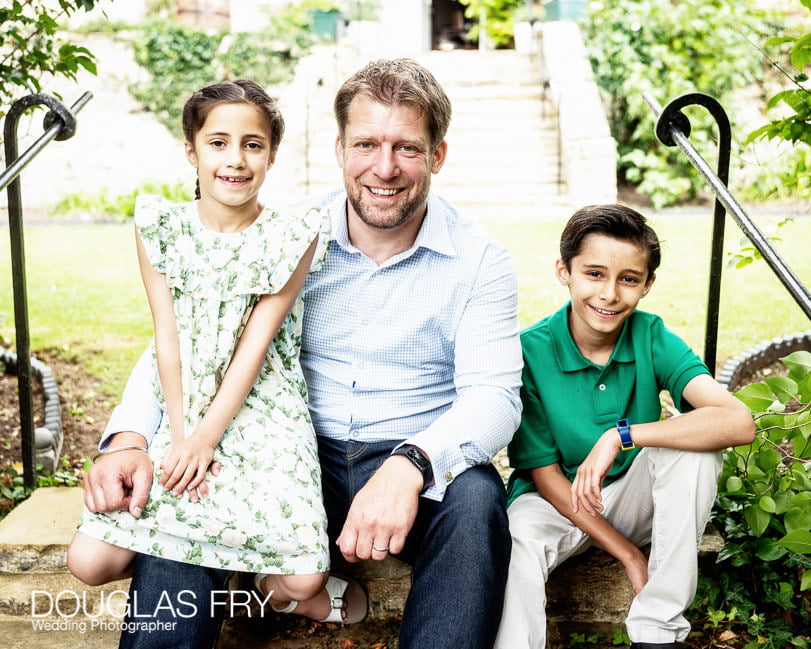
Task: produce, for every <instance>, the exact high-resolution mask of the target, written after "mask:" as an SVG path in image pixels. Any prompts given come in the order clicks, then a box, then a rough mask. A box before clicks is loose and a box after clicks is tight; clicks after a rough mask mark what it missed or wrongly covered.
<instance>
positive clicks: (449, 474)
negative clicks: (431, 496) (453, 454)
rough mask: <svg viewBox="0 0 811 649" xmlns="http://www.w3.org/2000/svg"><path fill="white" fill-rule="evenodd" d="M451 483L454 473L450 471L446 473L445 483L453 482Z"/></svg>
mask: <svg viewBox="0 0 811 649" xmlns="http://www.w3.org/2000/svg"><path fill="white" fill-rule="evenodd" d="M451 481H453V473H451V472H450V471H446V472H445V482H451Z"/></svg>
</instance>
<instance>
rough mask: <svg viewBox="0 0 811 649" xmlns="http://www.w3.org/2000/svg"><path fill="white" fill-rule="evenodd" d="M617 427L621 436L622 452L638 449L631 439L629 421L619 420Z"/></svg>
mask: <svg viewBox="0 0 811 649" xmlns="http://www.w3.org/2000/svg"><path fill="white" fill-rule="evenodd" d="M615 425H616V427H617V432H618V433H619V434H620V444H621V446H622V450H623V451H630V450H631V449H632V448H636V446H635V445H634V441H633V440H632V439H631V425H630V424H629V423H628V420H627V419H618V420H617V423H616V424H615Z"/></svg>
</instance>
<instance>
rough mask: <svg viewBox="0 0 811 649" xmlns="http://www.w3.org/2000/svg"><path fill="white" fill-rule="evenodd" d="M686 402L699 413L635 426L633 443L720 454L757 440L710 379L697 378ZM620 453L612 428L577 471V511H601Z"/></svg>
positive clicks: (739, 407) (742, 413)
mask: <svg viewBox="0 0 811 649" xmlns="http://www.w3.org/2000/svg"><path fill="white" fill-rule="evenodd" d="M682 397H683V398H684V399H686V400H687V402H689V403H690V405H692V406H693V407H694V408H695V410H691V411H690V412H687V413H684V414H683V415H680V416H678V417H670V418H668V419H664V420H662V421H654V422H650V423H647V424H634V423H632V424H631V440H632V441H633V443H634V444H635V445H636V446H640V447H645V446H650V447H655V448H674V449H679V450H683V451H717V450H720V449H723V448H727V447H730V446H740V445H741V444H749V443H751V442H752V440H753V439H754V436H755V423H754V421H753V420H752V416H751V415H750V414H749V411H748V410H747V409H746V407H745V406H744V405H743V404H742V403H741V402H740V401H738V400H737V399H736V398H735V397H733V396H732V395H731V394H730V393H729V392H727V391H726V390H725V389H724V388H723V387H722V386H721V385H720V384H719V383H718V382H717V381H715V379H713V378H712V377H711V376H710V375H709V374H699V375H698V376H695V377H693V378H692V379H691V380H690V381H689V383H687V385H686V386H685V387H684V390H683V392H682ZM620 450H621V445H620V438H619V434H618V433H617V430H616V428H609V429H608V430H607V431H605V433H603V434H602V436H601V437H600V439H599V440H597V443H596V444H595V445H594V447H593V448H592V449H591V452H590V453H589V454H588V456H587V457H586V459H585V460H584V461H583V463H582V464H581V465H580V468H578V470H577V476H576V477H575V480H574V482H573V483H572V492H571V503H572V507H573V508H574V509H575V510H577V509H578V508H579V505H580V504H582V505H583V507H584V508H585V509H586V511H587V512H588V513H589V514H592V515H594V514H595V513H596V511H600V510H602V504H601V502H602V497H601V490H602V484H603V480H604V479H605V476H606V473H608V470H609V469H610V468H611V465H612V464H613V462H614V459H615V458H616V456H617V453H619V452H620Z"/></svg>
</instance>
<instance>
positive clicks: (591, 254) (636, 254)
mask: <svg viewBox="0 0 811 649" xmlns="http://www.w3.org/2000/svg"><path fill="white" fill-rule="evenodd" d="M555 270H556V273H557V277H558V281H560V283H561V284H563V285H564V286H568V287H569V294H570V295H571V298H572V312H571V315H570V317H569V330H570V331H571V334H572V338H573V339H574V341H575V343H576V344H577V345H578V347H581V351H582V345H583V344H585V345H588V346H589V347H593V346H595V345H598V346H599V345H612V346H613V344H614V343H616V341H617V338H619V334H620V331H622V325H623V323H624V322H625V321H626V320H627V319H628V317H629V316H630V315H631V314H632V313H633V312H634V309H636V305H637V304H639V300H641V299H642V298H643V297H644V296H645V295H647V293H648V291H649V290H650V288H651V285H652V284H653V281H654V279H656V275H652V276H651V277H648V254H647V252H646V251H645V250H643V249H642V248H640V247H639V246H638V245H636V244H635V243H631V242H629V241H622V240H620V239H614V238H613V237H609V236H606V235H602V234H590V235H588V236H587V237H586V238H585V239H584V240H583V245H582V247H581V249H580V253H579V254H578V255H577V256H576V257H574V258H572V261H571V270H569V269H567V268H566V265H565V264H564V263H563V260H562V259H558V260H557V262H556V264H555Z"/></svg>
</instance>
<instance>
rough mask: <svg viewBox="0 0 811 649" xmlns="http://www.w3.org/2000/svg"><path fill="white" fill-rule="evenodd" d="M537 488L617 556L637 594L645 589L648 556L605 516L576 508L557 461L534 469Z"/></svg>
mask: <svg viewBox="0 0 811 649" xmlns="http://www.w3.org/2000/svg"><path fill="white" fill-rule="evenodd" d="M531 474H532V480H533V482H534V483H535V488H536V489H537V490H538V493H539V494H540V495H541V497H542V498H544V500H546V501H547V502H549V503H550V504H551V505H552V506H553V507H554V508H555V509H557V510H558V512H559V513H560V514H561V515H562V516H565V517H566V518H568V519H569V520H570V521H572V523H574V524H575V525H577V527H579V528H580V529H581V530H583V531H584V532H585V533H586V534H588V535H589V536H590V537H591V538H592V539H594V541H595V542H596V543H597V544H599V545H600V547H602V548H603V549H604V550H605V551H606V552H608V553H609V554H610V555H612V556H613V557H615V558H616V559H618V560H619V561H620V562H621V563H622V565H623V566H624V567H625V574H626V575H628V579H629V581H630V582H631V586H632V588H633V589H634V594H636V593H638V592H639V591H640V590H642V587H643V586H644V585H645V584H646V583H647V581H648V562H647V559H645V555H644V554H642V552H641V551H640V550H639V548H638V547H636V546H635V545H634V544H633V543H631V542H630V541H629V540H628V539H626V538H625V537H624V536H623V535H622V534H620V533H619V532H618V531H617V530H616V529H615V528H614V527H613V526H612V525H611V523H609V522H608V521H607V520H605V519H604V518H603V517H602V516H599V515H597V516H591V515H590V514H588V513H586V512H585V511H584V510H583V509H574V508H573V507H572V505H571V502H570V493H571V487H572V485H571V483H570V482H569V481H568V480H567V479H566V476H565V475H563V472H562V471H561V470H560V466H559V465H558V464H550V465H549V466H544V467H538V468H536V469H532V472H531Z"/></svg>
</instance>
